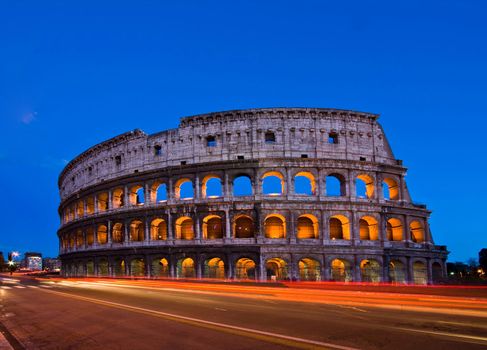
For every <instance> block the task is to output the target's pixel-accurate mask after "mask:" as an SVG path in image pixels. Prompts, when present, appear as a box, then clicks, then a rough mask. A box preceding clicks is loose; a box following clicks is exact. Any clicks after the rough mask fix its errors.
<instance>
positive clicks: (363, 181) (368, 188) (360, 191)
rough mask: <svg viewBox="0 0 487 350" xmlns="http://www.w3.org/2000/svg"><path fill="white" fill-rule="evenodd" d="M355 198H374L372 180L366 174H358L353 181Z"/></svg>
mask: <svg viewBox="0 0 487 350" xmlns="http://www.w3.org/2000/svg"><path fill="white" fill-rule="evenodd" d="M355 191H356V196H357V197H359V198H372V197H373V196H374V179H373V178H372V177H371V176H370V175H367V174H360V175H358V176H357V178H356V179H355Z"/></svg>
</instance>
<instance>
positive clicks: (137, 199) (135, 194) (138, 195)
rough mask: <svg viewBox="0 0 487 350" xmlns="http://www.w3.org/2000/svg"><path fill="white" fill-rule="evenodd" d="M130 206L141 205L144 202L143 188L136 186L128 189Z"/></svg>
mask: <svg viewBox="0 0 487 350" xmlns="http://www.w3.org/2000/svg"><path fill="white" fill-rule="evenodd" d="M129 199H130V205H143V204H144V202H145V194H144V187H142V186H140V185H137V186H134V187H132V188H131V189H130V197H129Z"/></svg>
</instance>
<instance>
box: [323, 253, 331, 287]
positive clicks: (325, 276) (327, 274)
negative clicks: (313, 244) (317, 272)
mask: <svg viewBox="0 0 487 350" xmlns="http://www.w3.org/2000/svg"><path fill="white" fill-rule="evenodd" d="M328 265H329V264H328V263H327V261H326V256H324V257H323V265H322V266H321V271H322V274H323V277H322V279H323V280H324V281H329V280H330V279H331V271H330V269H331V266H328Z"/></svg>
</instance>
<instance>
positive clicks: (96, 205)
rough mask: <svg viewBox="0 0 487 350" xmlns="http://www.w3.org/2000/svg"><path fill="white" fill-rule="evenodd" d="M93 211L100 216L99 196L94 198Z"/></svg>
mask: <svg viewBox="0 0 487 350" xmlns="http://www.w3.org/2000/svg"><path fill="white" fill-rule="evenodd" d="M93 206H94V208H93V211H94V212H95V214H98V211H99V210H98V196H97V195H96V194H95V195H94V197H93Z"/></svg>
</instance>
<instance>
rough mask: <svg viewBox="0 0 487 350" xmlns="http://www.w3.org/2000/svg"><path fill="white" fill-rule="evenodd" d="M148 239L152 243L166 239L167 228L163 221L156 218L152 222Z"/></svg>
mask: <svg viewBox="0 0 487 350" xmlns="http://www.w3.org/2000/svg"><path fill="white" fill-rule="evenodd" d="M150 239H151V240H152V241H161V240H166V239H167V226H166V222H165V221H164V220H163V219H160V218H157V219H154V220H152V222H151V228H150Z"/></svg>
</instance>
